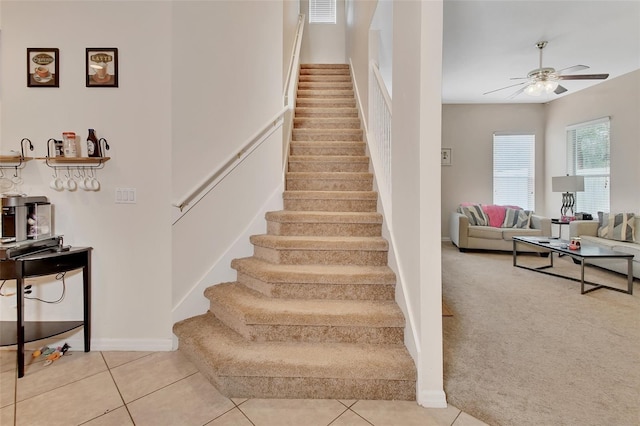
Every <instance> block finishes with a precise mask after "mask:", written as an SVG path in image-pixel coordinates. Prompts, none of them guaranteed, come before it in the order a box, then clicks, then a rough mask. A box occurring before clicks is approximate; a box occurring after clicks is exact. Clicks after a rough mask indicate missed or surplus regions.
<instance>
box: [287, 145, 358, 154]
mask: <svg viewBox="0 0 640 426" xmlns="http://www.w3.org/2000/svg"><path fill="white" fill-rule="evenodd" d="M364 154H365V143H364V142H362V141H346V142H344V141H292V142H291V155H344V156H347V155H355V156H362V155H364Z"/></svg>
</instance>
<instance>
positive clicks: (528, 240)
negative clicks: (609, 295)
mask: <svg viewBox="0 0 640 426" xmlns="http://www.w3.org/2000/svg"><path fill="white" fill-rule="evenodd" d="M518 244H524V245H529V246H534V247H542V248H545V249H547V250H549V264H548V265H543V266H540V267H537V268H532V267H529V266H524V265H518V252H517V250H516V248H517V246H518ZM568 246H569V241H566V240H561V239H558V238H546V237H513V266H516V267H518V268H523V269H528V270H530V271H535V272H540V273H543V274H547V275H553V276H555V277H560V278H565V279H568V280H572V281H578V282H579V283H580V292H581V294H585V293H589V292H592V291H594V290H598V289H601V288H606V289H609V290H614V291H619V292H622V293H627V294H633V263H632V261H633V254H629V253H623V252H620V251H613V250H609V249H606V248H602V247H596V246H589V245H586V246H585V245H584V244H583V245H582V246H581V247H580V248H579V249H578V250H571V249H569V248H568ZM554 253H556V254H558V255H559V256H571V257H572V258H573V259H574V262H575V263H577V264H580V279H577V278H573V277H567V276H565V275H560V274H555V273H553V272H550V271H546V270H545V269H548V268H553V254H554ZM594 259H618V260H625V259H626V260H627V265H628V266H627V290H624V289H620V288H616V287H611V286H607V285H604V284H599V283H594V282H590V281H585V279H584V265H585V264H589V261H590V260H594ZM585 284H587V285H591V286H594V287H592V288H589V289H587V290H585Z"/></svg>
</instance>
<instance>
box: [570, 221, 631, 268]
mask: <svg viewBox="0 0 640 426" xmlns="http://www.w3.org/2000/svg"><path fill="white" fill-rule="evenodd" d="M638 232H640V216H637V215H635V214H633V213H618V214H607V213H602V212H598V220H597V221H596V220H574V221H572V222H571V223H570V224H569V236H570V237H571V238H574V237H580V240H581V244H584V245H594V246H599V247H605V248H608V249H609V250H614V251H621V252H623V253H630V254H633V255H634V258H633V262H632V265H633V276H634V277H636V278H640V235H638ZM589 263H592V264H594V265H596V266H600V267H602V268H606V269H609V270H612V271H616V272H619V273H621V274H625V275H626V273H627V261H626V260H624V261H620V260H612V259H604V260H599V261H598V260H594V261H589Z"/></svg>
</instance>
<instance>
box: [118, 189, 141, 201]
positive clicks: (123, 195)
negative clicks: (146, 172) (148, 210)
mask: <svg viewBox="0 0 640 426" xmlns="http://www.w3.org/2000/svg"><path fill="white" fill-rule="evenodd" d="M137 200H138V198H137V197H136V189H135V188H116V204H135V203H136V202H137Z"/></svg>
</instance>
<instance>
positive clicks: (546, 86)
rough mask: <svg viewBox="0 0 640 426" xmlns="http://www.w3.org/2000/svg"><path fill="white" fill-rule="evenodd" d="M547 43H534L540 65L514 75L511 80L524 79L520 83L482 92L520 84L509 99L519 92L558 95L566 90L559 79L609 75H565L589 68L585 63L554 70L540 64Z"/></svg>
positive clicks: (536, 94) (600, 77) (580, 78)
mask: <svg viewBox="0 0 640 426" xmlns="http://www.w3.org/2000/svg"><path fill="white" fill-rule="evenodd" d="M546 45H547V42H546V41H539V42H537V43H536V47H537V48H538V49H539V51H540V67H539V68H536V69H535V70H533V71H529V73H528V74H527V76H526V77H514V78H511V80H526V81H523V82H522V83H516V84H512V85H510V86H506V87H502V88H500V89H496V90H491V91H490V92H486V93H483V94H484V95H488V94H489V93H494V92H498V91H500V90H504V89H508V88H510V87H516V86H522V87H521V88H520V89H518V90H517V91H516V92H514V93H513V94H511V96H509V99H513V98H515V97H516V96H518V95H519V94H520V93H523V92H524V93H526V94H528V95H531V96H540V95H542V94H550V93H551V92H553V93H555V94H556V95H559V94H561V93H564V92H566V91H567V89H566V88H565V87H563V86H561V85H560V84H559V81H560V80H604V79H606V78H608V77H609V74H577V75H567V74H570V73H573V72H576V71H582V70H586V69H587V68H589V67H588V66H586V65H574V66H572V67H568V68H563V69H561V70H558V71H556V70H555V69H554V68H551V67H543V66H542V49H544V48H545V46H546Z"/></svg>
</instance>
